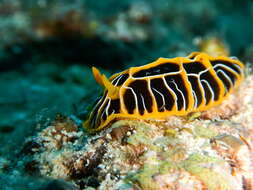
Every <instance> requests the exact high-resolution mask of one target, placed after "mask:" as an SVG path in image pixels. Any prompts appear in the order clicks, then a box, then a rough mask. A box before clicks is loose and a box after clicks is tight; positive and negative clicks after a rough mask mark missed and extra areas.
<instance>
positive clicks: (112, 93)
mask: <svg viewBox="0 0 253 190" xmlns="http://www.w3.org/2000/svg"><path fill="white" fill-rule="evenodd" d="M92 72H93V76H94V78H95V80H96V82H97V83H98V84H99V85H100V86H102V87H103V88H104V89H105V90H107V91H108V97H110V98H111V99H113V100H114V99H117V98H119V87H117V86H114V85H113V84H112V83H111V82H110V81H109V79H108V78H107V77H106V76H105V75H102V74H101V73H100V71H99V70H98V69H97V68H96V67H92Z"/></svg>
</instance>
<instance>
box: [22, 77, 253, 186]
mask: <svg viewBox="0 0 253 190" xmlns="http://www.w3.org/2000/svg"><path fill="white" fill-rule="evenodd" d="M252 116H253V76H252V75H248V76H247V77H246V79H245V80H244V82H243V83H242V85H241V86H240V88H239V89H238V90H237V91H235V92H234V93H233V94H232V95H231V96H229V98H228V99H227V100H225V101H224V102H223V103H222V104H221V105H219V106H218V107H215V108H213V109H211V110H208V111H206V112H202V113H194V114H191V115H188V116H185V117H175V116H173V117H169V118H167V119H165V120H127V119H124V120H119V121H117V122H115V123H113V124H112V125H111V126H110V127H109V128H108V129H106V130H104V131H102V132H100V133H98V134H97V135H95V136H94V135H93V136H91V135H88V134H86V133H85V132H84V131H83V129H80V128H79V127H78V125H77V123H76V122H75V121H73V119H70V118H67V117H63V116H58V117H57V118H56V119H55V120H54V121H52V122H51V123H50V125H48V126H47V127H46V128H45V129H43V130H42V131H40V132H39V133H38V134H36V135H35V136H34V137H31V138H30V139H29V140H27V142H26V144H25V154H26V155H27V160H26V161H25V162H24V163H25V170H26V172H28V173H30V174H31V175H35V174H36V175H40V176H43V177H49V178H53V179H62V180H63V181H61V182H59V183H60V184H61V183H63V185H64V183H66V184H68V186H70V187H71V188H72V189H87V190H88V189H89V190H91V189H99V190H102V189H103V190H104V189H108V190H112V189H114V190H116V189H124V190H138V189H144V190H146V189H149V190H174V189H178V190H196V189H199V190H204V189H208V190H217V189H219V190H250V189H252V188H253V181H252V179H253V173H252V170H253V117H252ZM66 184H65V185H64V186H65V187H66Z"/></svg>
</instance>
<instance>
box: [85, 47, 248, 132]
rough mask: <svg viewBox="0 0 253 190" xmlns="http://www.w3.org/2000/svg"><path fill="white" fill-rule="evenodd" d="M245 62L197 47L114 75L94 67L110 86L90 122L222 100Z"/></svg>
mask: <svg viewBox="0 0 253 190" xmlns="http://www.w3.org/2000/svg"><path fill="white" fill-rule="evenodd" d="M243 69H244V65H243V64H242V63H241V62H240V61H239V60H238V59H236V58H233V57H231V58H230V57H225V56H217V57H212V56H209V55H208V54H206V53H200V52H193V53H191V54H190V55H188V56H187V57H176V58H171V59H168V58H159V59H157V60H156V61H154V62H152V63H149V64H147V65H144V66H139V67H131V68H129V69H127V70H125V71H122V72H120V73H117V74H114V75H112V76H111V77H110V78H109V79H108V78H107V77H106V76H105V75H102V74H101V73H100V72H99V70H98V69H96V68H95V67H93V68H92V71H93V75H94V78H95V80H96V81H97V83H98V84H99V85H101V86H102V87H103V88H104V92H103V95H102V96H101V97H100V98H99V99H98V100H97V102H96V103H95V106H94V108H93V110H92V111H91V113H90V115H89V118H88V120H87V121H86V122H85V123H84V127H85V128H87V130H88V131H90V132H96V131H100V130H102V129H104V128H105V127H107V126H108V124H110V123H111V122H112V121H114V120H115V119H119V118H137V119H150V118H160V119H161V118H166V117H168V116H171V115H175V116H182V115H187V114H188V113H190V112H199V111H204V110H207V109H209V108H211V107H213V106H216V105H219V104H220V103H221V102H222V101H223V100H224V99H225V98H226V97H227V96H228V95H229V94H230V93H231V92H232V91H233V89H235V88H236V87H237V86H238V85H239V83H240V82H241V81H242V79H243Z"/></svg>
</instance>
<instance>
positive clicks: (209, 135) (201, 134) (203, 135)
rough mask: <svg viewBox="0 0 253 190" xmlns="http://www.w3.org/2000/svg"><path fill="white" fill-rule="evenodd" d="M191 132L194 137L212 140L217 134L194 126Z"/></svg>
mask: <svg viewBox="0 0 253 190" xmlns="http://www.w3.org/2000/svg"><path fill="white" fill-rule="evenodd" d="M193 132H194V134H195V135H196V136H198V137H201V138H207V139H211V138H214V137H215V136H217V135H218V133H217V132H215V131H212V130H211V129H208V128H206V127H203V126H195V127H194V130H193Z"/></svg>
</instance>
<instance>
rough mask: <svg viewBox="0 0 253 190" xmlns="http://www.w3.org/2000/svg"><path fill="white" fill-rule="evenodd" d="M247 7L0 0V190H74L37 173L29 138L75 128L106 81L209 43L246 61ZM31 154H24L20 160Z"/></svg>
mask: <svg viewBox="0 0 253 190" xmlns="http://www.w3.org/2000/svg"><path fill="white" fill-rule="evenodd" d="M252 24H253V2H252V1H251V0H243V1H237V0H230V1H223V0H177V1H172V0H156V1H152V0H121V1H116V0H103V1H93V0H83V1H82V0H72V1H71V2H70V1H67V0H61V1H59V0H0V72H1V73H0V189H3V190H7V189H8V190H11V189H20V190H22V189H40V190H46V189H71V188H68V187H67V185H66V186H64V185H63V186H64V187H63V186H62V185H59V184H58V182H55V180H53V179H49V178H45V177H41V176H39V175H38V176H34V175H31V173H34V168H33V166H32V165H27V164H25V163H26V160H28V159H30V158H29V152H27V151H28V150H29V149H30V148H31V147H27V146H35V147H36V145H34V144H32V145H31V144H29V145H27V143H25V142H27V139H29V137H31V136H33V135H35V134H36V133H37V132H38V131H41V130H42V129H43V128H45V126H48V125H49V124H50V122H51V121H52V120H53V119H54V118H55V117H56V116H59V115H61V116H68V117H70V118H71V119H73V120H74V121H75V122H76V123H77V124H78V126H79V127H80V128H81V123H82V121H83V120H84V119H85V118H86V116H87V112H88V110H89V107H90V105H91V104H92V103H93V102H94V101H95V100H96V98H97V97H98V96H99V95H100V93H101V89H100V87H99V86H98V85H97V84H96V82H95V80H94V79H93V76H92V72H91V66H95V67H98V68H99V69H101V70H102V72H103V73H105V74H106V75H107V76H110V75H111V74H113V73H115V72H119V71H122V70H124V69H126V68H128V67H130V66H139V65H144V64H147V63H149V62H151V61H154V60H156V59H157V58H158V57H176V56H186V55H188V54H189V53H191V52H193V51H200V50H203V49H205V48H206V46H205V45H206V44H207V43H208V42H209V41H211V43H214V44H215V45H217V46H218V48H220V49H221V51H222V52H224V54H226V55H231V56H236V57H238V58H239V59H240V60H242V61H243V62H245V63H249V65H250V64H251V63H252V62H253V25H252ZM27 155H28V156H27Z"/></svg>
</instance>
